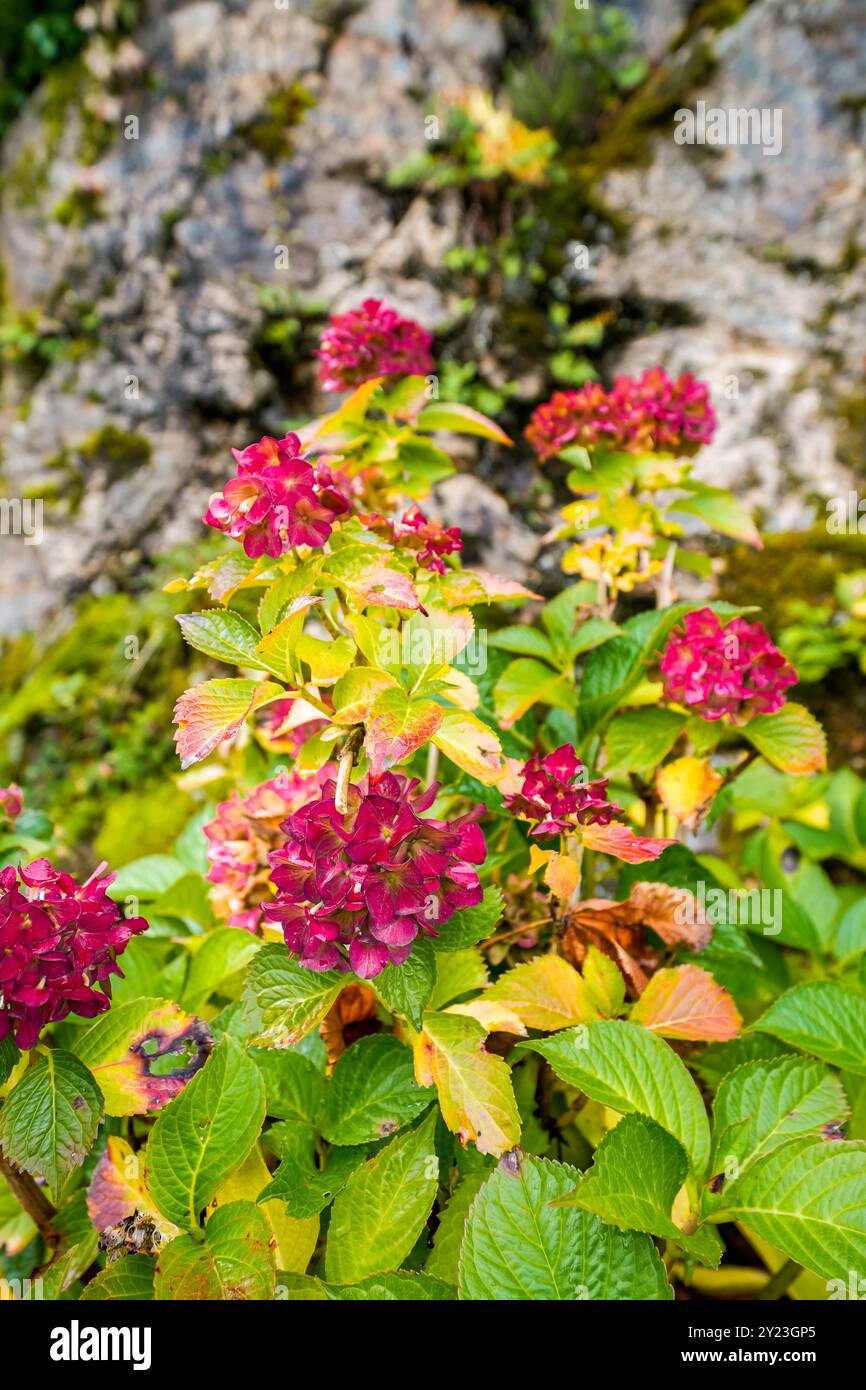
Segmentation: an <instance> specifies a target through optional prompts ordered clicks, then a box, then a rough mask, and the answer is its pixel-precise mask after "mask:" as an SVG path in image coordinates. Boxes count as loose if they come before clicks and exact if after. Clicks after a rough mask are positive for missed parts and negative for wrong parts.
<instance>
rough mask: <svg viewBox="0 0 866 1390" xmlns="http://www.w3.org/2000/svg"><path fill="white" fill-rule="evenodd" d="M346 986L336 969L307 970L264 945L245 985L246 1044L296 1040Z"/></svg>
mask: <svg viewBox="0 0 866 1390" xmlns="http://www.w3.org/2000/svg"><path fill="white" fill-rule="evenodd" d="M413 954H414V952H413ZM345 983H346V977H345V975H342V974H341V973H340V972H339V971H337V970H327V971H316V970H305V969H304V967H303V966H301V965H299V964H298V962H297V960H296V959H295V958H294V956H291V955H289V952H288V951H287V950H286V948H285V946H281V945H280V944H279V943H276V942H274V943H273V944H272V945H267V946H263V947H262V948H261V950H260V951H259V952H258V954H257V955H256V956H255V957H254V958H253V960H252V963H251V965H250V970H249V975H248V976H247V982H246V985H245V986H244V994H243V1004H244V1019H245V1022H246V1025H247V1028H248V1029H249V1034H250V1041H251V1042H252V1043H258V1044H260V1045H261V1046H263V1047H287V1046H288V1045H289V1044H291V1043H297V1042H300V1041H301V1039H302V1038H304V1037H306V1035H307V1034H308V1033H311V1032H312V1031H313V1029H314V1028H315V1027H317V1025H318V1024H319V1023H321V1021H322V1019H323V1018H324V1017H325V1014H326V1013H327V1012H328V1010H329V1009H330V1007H331V1005H332V1004H333V1002H334V1000H335V999H336V997H337V995H338V994H339V993H340V990H341V989H342V988H343V986H344V985H345Z"/></svg>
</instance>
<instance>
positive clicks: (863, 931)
mask: <svg viewBox="0 0 866 1390" xmlns="http://www.w3.org/2000/svg"><path fill="white" fill-rule="evenodd" d="M864 951H866V897H864V898H860V899H859V900H858V901H857V902H855V903H852V905H851V906H850V907H849V908H848V911H847V912H845V913H844V914H843V916H842V918H841V920H840V922H839V925H838V926H837V928H836V932H835V935H834V937H833V955H834V956H835V957H836V959H837V960H850V959H853V958H854V957H855V956H859V955H861V954H862V952H864Z"/></svg>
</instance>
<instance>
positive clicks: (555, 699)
mask: <svg viewBox="0 0 866 1390" xmlns="http://www.w3.org/2000/svg"><path fill="white" fill-rule="evenodd" d="M493 703H494V707H495V709H496V714H497V717H498V719H499V722H500V723H501V725H502V727H503V728H504V729H510V728H511V725H512V724H516V723H517V721H518V719H520V717H521V715H524V714H525V713H526V711H527V710H528V709H531V708H532V706H533V705H534V704H538V703H541V704H545V705H553V706H554V708H556V709H564V710H569V711H571V710H573V709H574V708H575V703H576V696H575V693H574V686H573V685H572V683H571V682H570V681H569V679H568V678H567V676H565V675H563V673H562V672H561V671H554V670H552V669H551V668H550V667H549V666H545V665H544V663H543V662H542V661H536V659H535V658H534V657H529V656H527V657H520V658H519V659H518V660H517V661H512V662H511V663H510V664H509V665H508V666H506V668H505V670H504V671H503V672H502V675H501V676H500V677H499V680H498V681H497V682H496V685H495V687H494V690H493Z"/></svg>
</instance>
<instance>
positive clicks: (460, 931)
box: [413, 887, 503, 951]
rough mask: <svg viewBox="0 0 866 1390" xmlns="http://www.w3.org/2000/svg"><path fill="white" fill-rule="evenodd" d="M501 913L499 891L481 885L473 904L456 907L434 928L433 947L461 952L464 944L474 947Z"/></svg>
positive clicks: (499, 917) (492, 928)
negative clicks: (445, 919) (445, 920)
mask: <svg viewBox="0 0 866 1390" xmlns="http://www.w3.org/2000/svg"><path fill="white" fill-rule="evenodd" d="M502 913H503V901H502V890H501V889H500V888H496V887H493V888H485V889H484V897H483V899H482V901H481V902H480V903H479V904H478V906H477V907H462V908H460V910H459V911H458V912H455V913H454V916H453V917H450V918H449V919H448V921H447V922H443V924H442V926H441V927H439V928H438V931H439V935H438V936H437V937H434V938H433V944H434V946H435V948H436V950H437V951H463V950H465V949H466V947H467V946H476V945H477V944H478V942H479V941H484V940H485V939H486V938H487V937H488V936H491V935H492V933H493V931H494V928H495V927H496V925H497V923H499V922H501V921H502ZM413 949H414V948H413Z"/></svg>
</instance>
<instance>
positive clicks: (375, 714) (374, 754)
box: [364, 687, 444, 778]
mask: <svg viewBox="0 0 866 1390" xmlns="http://www.w3.org/2000/svg"><path fill="white" fill-rule="evenodd" d="M443 713H444V711H443V710H442V709H441V707H440V706H439V705H437V704H435V703H434V701H433V700H410V699H409V697H408V696H407V694H406V692H405V691H404V690H401V689H400V688H399V687H395V689H393V690H384V691H383V692H382V694H381V695H379V696H377V698H376V700H375V701H374V703H373V706H372V708H371V710H370V714H369V717H368V719H367V734H366V737H365V739H364V749H365V752H366V754H367V757H368V758H369V759H370V775H371V776H372V777H374V778H376V777H381V776H382V774H383V773H384V772H387V771H388V769H389V768H392V767H395V766H396V765H397V763H401V762H403V761H404V760H405V759H406V758H408V757H411V755H412V754H413V753H414V752H415V751H416V749H418V748H421V747H422V746H423V745H424V744H425V743H426V742H427V741H428V739H430V738H432V737H433V735H434V734H435V732H436V730H437V729H438V728H439V725H440V724H441V723H442V716H443Z"/></svg>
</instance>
